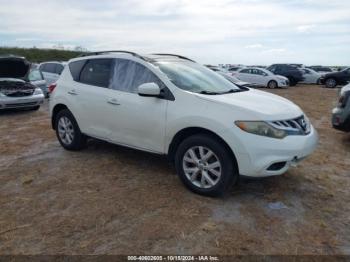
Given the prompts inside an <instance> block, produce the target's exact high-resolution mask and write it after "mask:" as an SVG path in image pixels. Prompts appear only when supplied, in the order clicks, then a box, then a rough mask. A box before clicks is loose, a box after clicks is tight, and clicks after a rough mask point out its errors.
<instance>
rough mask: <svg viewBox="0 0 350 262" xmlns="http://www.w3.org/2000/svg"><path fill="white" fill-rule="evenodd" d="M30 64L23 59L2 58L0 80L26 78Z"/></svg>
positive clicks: (0, 60) (13, 57) (0, 59)
mask: <svg viewBox="0 0 350 262" xmlns="http://www.w3.org/2000/svg"><path fill="white" fill-rule="evenodd" d="M29 69H30V63H29V62H28V61H27V60H26V59H25V58H23V57H15V56H7V57H0V78H25V77H26V76H27V74H28V72H29Z"/></svg>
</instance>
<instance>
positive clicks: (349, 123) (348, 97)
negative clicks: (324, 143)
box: [332, 84, 350, 132]
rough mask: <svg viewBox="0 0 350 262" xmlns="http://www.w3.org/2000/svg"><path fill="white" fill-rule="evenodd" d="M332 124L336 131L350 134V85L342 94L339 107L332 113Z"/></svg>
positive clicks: (344, 88)
mask: <svg viewBox="0 0 350 262" xmlns="http://www.w3.org/2000/svg"><path fill="white" fill-rule="evenodd" d="M332 124H333V127H334V128H335V129H338V130H341V131H344V132H350V84H348V85H346V86H344V87H343V88H342V90H341V92H340V97H339V102H338V105H337V107H336V108H334V109H333V112H332Z"/></svg>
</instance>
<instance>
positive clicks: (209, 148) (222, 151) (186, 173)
mask: <svg viewBox="0 0 350 262" xmlns="http://www.w3.org/2000/svg"><path fill="white" fill-rule="evenodd" d="M234 163H235V162H234V159H232V155H231V154H230V153H229V152H228V150H227V149H226V147H225V146H224V145H223V144H222V143H221V142H220V141H218V140H217V139H215V138H214V137H212V136H209V135H194V136H191V137H189V138H187V139H185V140H184V141H183V142H182V143H181V144H180V146H179V148H178V150H177V152H176V155H175V166H176V171H177V173H178V175H179V177H180V179H181V181H182V182H183V183H184V185H185V186H186V187H187V188H188V189H190V190H191V191H192V192H194V193H197V194H200V195H205V196H219V195H222V194H224V193H225V192H226V191H227V190H228V189H229V188H230V187H231V186H232V185H233V184H234V183H235V182H236V181H237V179H238V168H237V167H236V165H235V164H234Z"/></svg>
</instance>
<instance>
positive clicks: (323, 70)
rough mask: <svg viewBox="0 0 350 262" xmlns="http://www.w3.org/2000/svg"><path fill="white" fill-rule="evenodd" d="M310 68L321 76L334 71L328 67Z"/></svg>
mask: <svg viewBox="0 0 350 262" xmlns="http://www.w3.org/2000/svg"><path fill="white" fill-rule="evenodd" d="M308 68H311V69H313V70H315V71H316V72H318V73H320V74H327V73H332V72H333V70H332V69H331V68H330V67H327V66H309V67H308Z"/></svg>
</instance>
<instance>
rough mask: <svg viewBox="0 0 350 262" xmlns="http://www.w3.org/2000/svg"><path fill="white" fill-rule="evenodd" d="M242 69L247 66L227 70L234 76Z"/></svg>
mask: <svg viewBox="0 0 350 262" xmlns="http://www.w3.org/2000/svg"><path fill="white" fill-rule="evenodd" d="M242 68H245V66H230V67H228V68H227V73H228V74H230V75H232V76H234V75H236V73H237V72H238V70H241V69H242Z"/></svg>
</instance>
